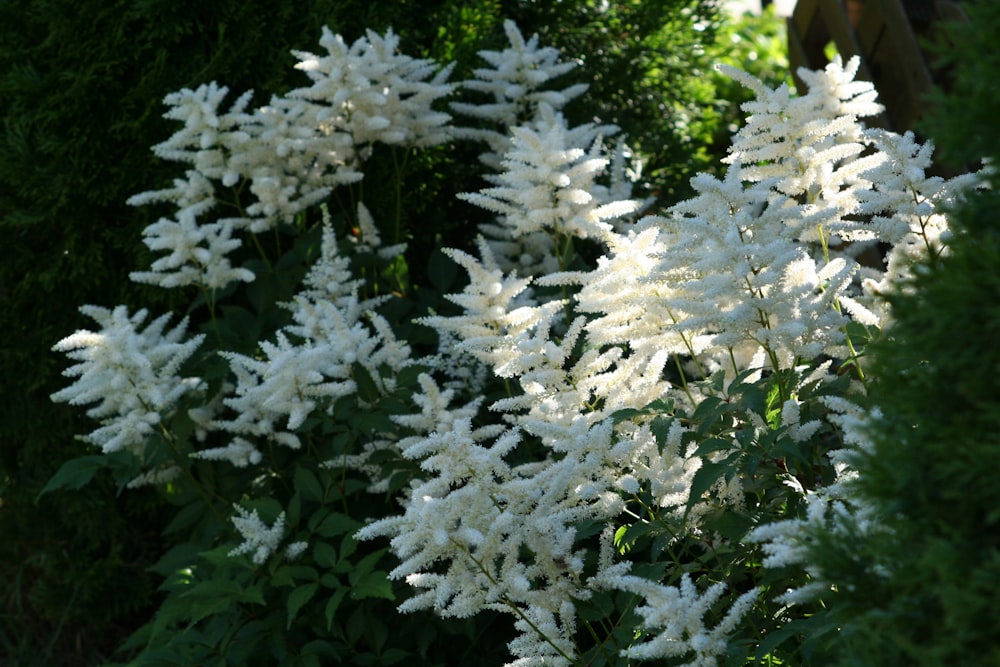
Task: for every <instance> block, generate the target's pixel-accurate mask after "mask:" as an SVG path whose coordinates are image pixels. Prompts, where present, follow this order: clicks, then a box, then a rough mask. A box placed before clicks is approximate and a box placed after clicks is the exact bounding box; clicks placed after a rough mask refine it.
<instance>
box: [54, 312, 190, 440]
mask: <svg viewBox="0 0 1000 667" xmlns="http://www.w3.org/2000/svg"><path fill="white" fill-rule="evenodd" d="M80 312H82V313H83V314H85V315H87V316H88V317H90V318H92V319H93V320H95V321H96V322H97V323H98V324H99V325H100V327H101V328H100V329H99V330H98V331H88V330H81V331H77V332H76V333H74V334H72V335H70V336H67V337H66V338H63V339H62V340H61V341H59V342H58V343H56V345H55V346H54V347H53V348H52V349H53V350H56V351H58V352H65V353H66V355H67V356H68V357H69V358H70V359H73V360H75V361H77V362H78V363H77V364H75V365H74V366H71V367H70V368H68V369H66V370H65V371H63V375H65V376H66V377H75V378H76V380H74V382H73V384H71V385H69V386H68V387H65V388H64V389H61V390H60V391H57V392H56V393H54V394H52V400H53V401H57V402H66V403H69V404H71V405H84V404H88V403H96V404H97V405H95V406H94V407H91V408H89V409H88V410H87V415H89V416H90V417H92V418H94V419H97V420H98V421H100V423H101V426H100V427H99V428H98V429H96V430H95V431H93V432H92V433H90V434H88V435H86V436H84V438H83V439H84V440H86V441H87V442H90V443H91V444H94V445H97V446H99V447H101V449H102V450H103V451H104V452H105V453H111V452H115V451H118V450H121V449H127V450H131V451H133V452H134V453H135V454H136V455H138V456H140V457H141V456H142V454H143V447H144V444H145V442H146V439H147V438H148V437H149V436H150V435H151V434H152V433H153V432H154V429H155V427H156V426H157V425H159V424H160V423H161V421H162V420H163V418H164V416H166V414H167V413H168V412H169V411H171V410H172V409H173V408H174V406H175V405H176V404H177V401H178V400H179V399H180V398H181V396H183V395H184V394H185V393H186V392H187V391H188V390H190V389H191V388H192V387H193V386H194V384H195V383H192V382H188V381H185V380H184V379H183V378H181V377H180V376H179V375H178V373H179V372H180V369H181V366H182V365H183V364H184V362H185V361H187V360H188V359H189V358H190V357H191V355H192V354H194V352H195V351H196V350H197V349H198V347H199V346H200V345H201V343H202V341H203V340H204V338H205V337H204V335H199V336H195V337H194V338H191V339H190V340H186V341H185V340H183V338H184V334H185V331H186V329H187V320H182V321H181V322H180V323H179V324H177V325H176V326H175V327H174V328H173V329H170V330H166V326H167V322H168V321H169V320H170V316H169V315H163V316H161V317H158V318H156V319H155V320H153V321H152V322H150V323H149V324H148V325H146V327H145V328H144V329H140V326H141V325H142V323H143V322H145V320H146V318H147V317H148V315H149V312H148V311H146V310H145V309H143V310H139V311H138V312H136V313H135V314H133V315H129V313H128V309H127V308H126V307H125V306H117V307H116V308H115V309H114V310H108V309H107V308H101V307H99V306H82V307H81V308H80Z"/></svg>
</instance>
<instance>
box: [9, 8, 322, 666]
mask: <svg viewBox="0 0 1000 667" xmlns="http://www.w3.org/2000/svg"><path fill="white" fill-rule="evenodd" d="M336 4H337V3H335V2H307V3H295V4H294V5H292V4H282V3H277V4H275V3H254V2H243V1H240V2H213V3H200V2H172V1H171V2H164V1H149V2H131V1H125V0H119V1H116V2H105V1H103V0H101V1H91V2H76V1H74V2H67V1H65V0H53V1H45V0H40V1H38V2H34V1H33V2H30V3H28V2H21V1H19V0H18V1H14V0H3V1H2V2H0V114H2V118H0V247H2V248H3V259H2V261H0V305H2V308H0V326H2V329H3V331H4V336H3V340H2V341H0V368H2V370H3V374H4V378H5V380H4V388H5V391H4V392H3V400H0V535H3V538H2V539H0V618H2V624H0V656H3V657H4V664H12V665H14V664H21V663H20V662H18V661H19V660H20V659H21V658H19V657H18V656H20V655H24V656H27V657H25V658H23V659H24V660H25V661H26V662H25V663H24V664H39V663H38V660H40V659H43V662H44V664H48V665H59V664H73V665H81V664H85V663H86V662H87V660H88V656H91V655H93V654H94V653H95V652H107V651H109V650H110V649H111V648H112V647H113V646H115V645H116V644H117V643H119V641H120V639H121V638H122V637H123V636H125V635H127V634H128V632H130V630H131V629H132V624H133V623H134V622H135V615H136V614H137V613H140V610H142V609H144V608H146V607H148V606H149V605H150V604H151V603H153V602H155V600H154V598H153V597H152V595H151V593H150V591H151V589H152V588H154V587H155V583H154V582H155V579H153V578H151V576H150V575H149V574H148V573H146V572H145V571H144V567H145V566H146V565H148V564H149V562H150V559H151V558H153V557H154V556H155V554H156V553H157V552H158V551H159V546H158V543H157V540H156V537H155V536H156V535H157V533H158V530H159V529H158V526H159V525H161V521H162V519H161V518H160V517H161V516H162V514H161V513H160V512H159V511H158V510H157V503H156V501H155V499H154V498H152V497H150V498H147V499H146V500H140V498H139V497H132V496H131V495H130V497H129V498H128V499H127V500H126V499H124V498H122V499H118V500H116V499H115V492H114V489H113V488H112V487H111V486H110V484H109V480H104V481H102V483H100V484H98V485H97V486H94V487H91V488H88V489H84V490H82V491H80V492H77V493H74V494H73V497H72V499H69V498H67V497H66V496H65V495H58V494H57V495H53V496H49V497H46V498H43V499H42V500H41V501H40V502H39V503H38V504H37V505H35V504H34V498H35V496H36V495H37V494H38V492H39V490H40V489H41V488H42V486H43V485H44V484H45V482H46V480H47V479H48V478H49V477H50V476H51V475H52V474H53V472H54V471H55V470H56V468H58V466H59V464H60V463H61V462H62V461H64V460H66V459H68V458H70V457H72V456H75V455H78V454H80V453H81V449H82V447H81V444H80V443H78V442H75V441H74V440H73V434H75V433H81V432H84V431H85V430H88V428H87V425H86V423H85V422H86V419H85V418H84V417H82V415H80V414H79V412H78V411H76V410H74V409H72V408H70V407H69V406H64V405H58V406H57V405H53V404H52V403H51V402H50V401H49V400H48V396H49V394H50V393H51V392H53V391H55V390H57V389H58V388H59V387H60V386H61V384H62V379H61V378H60V377H59V372H60V370H61V368H62V366H63V364H62V361H61V360H59V359H57V357H56V355H54V354H52V353H50V352H49V348H50V347H51V346H52V345H53V344H54V343H55V342H56V341H58V340H59V339H60V338H62V337H63V336H65V335H67V334H69V333H71V332H72V331H73V330H75V329H77V328H80V327H81V326H84V325H85V322H84V320H83V318H82V317H81V316H80V315H79V314H78V313H77V306H79V305H80V304H84V303H99V304H104V305H113V304H115V303H132V304H135V303H141V304H143V305H145V306H148V307H150V308H151V309H152V310H154V311H161V310H163V309H165V307H166V302H167V301H168V300H169V298H170V296H171V295H170V294H168V293H167V292H164V291H154V290H150V289H146V288H140V287H138V286H136V285H133V284H130V283H129V281H128V279H127V275H128V272H129V271H132V270H136V269H137V268H142V266H143V265H144V264H146V263H148V262H147V259H146V256H144V254H143V251H144V250H145V249H144V248H143V246H141V244H140V243H139V242H138V239H139V234H140V231H141V230H142V228H143V227H144V226H145V225H146V224H148V223H149V222H151V220H150V219H149V217H148V216H149V214H148V213H147V212H145V211H137V210H135V209H132V208H130V207H126V206H125V203H124V201H125V199H126V198H127V197H128V196H130V195H131V194H134V193H136V192H139V191H141V190H144V189H149V188H150V187H152V186H155V185H157V184H160V183H163V182H166V181H167V179H168V178H169V176H170V174H171V173H172V166H171V165H164V164H162V163H158V162H157V161H155V160H153V159H152V156H151V154H150V147H151V146H152V145H153V144H154V143H157V142H159V141H162V140H163V139H164V138H166V137H167V136H169V134H170V132H172V131H173V130H172V128H171V127H170V124H169V123H168V122H167V121H165V120H163V119H162V118H160V116H161V114H162V112H163V106H162V104H161V100H162V98H163V96H164V95H165V94H166V93H167V92H170V91H172V90H175V89H177V88H180V87H184V86H194V85H197V84H199V83H202V82H204V81H207V80H210V79H219V80H220V81H224V82H226V83H228V84H229V85H231V86H232V87H233V88H235V89H242V88H250V87H255V88H256V89H257V90H258V91H260V92H261V93H266V92H268V91H269V90H277V89H283V88H285V87H286V86H287V85H289V84H288V82H289V81H294V80H295V79H294V77H295V76H296V75H297V73H296V72H295V71H294V70H292V69H291V65H292V64H293V63H294V59H293V58H292V56H291V55H289V53H288V51H289V49H291V48H293V47H300V46H302V45H303V41H304V40H303V36H304V35H308V36H309V40H306V41H307V42H308V41H312V38H313V36H315V35H318V34H319V27H320V25H322V23H323V22H324V20H325V17H326V16H327V15H329V14H330V13H331V11H332V7H333V6H334V5H336ZM151 536H152V541H150V538H151Z"/></svg>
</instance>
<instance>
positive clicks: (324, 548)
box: [313, 542, 337, 567]
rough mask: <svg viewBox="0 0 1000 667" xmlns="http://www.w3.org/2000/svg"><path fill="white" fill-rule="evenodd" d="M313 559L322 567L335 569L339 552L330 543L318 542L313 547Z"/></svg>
mask: <svg viewBox="0 0 1000 667" xmlns="http://www.w3.org/2000/svg"><path fill="white" fill-rule="evenodd" d="M313 559H314V560H315V561H316V564H317V565H319V566H320V567H333V566H334V565H336V564H337V550H336V549H334V548H333V545H331V544H329V543H328V542H317V543H316V544H315V545H314V546H313Z"/></svg>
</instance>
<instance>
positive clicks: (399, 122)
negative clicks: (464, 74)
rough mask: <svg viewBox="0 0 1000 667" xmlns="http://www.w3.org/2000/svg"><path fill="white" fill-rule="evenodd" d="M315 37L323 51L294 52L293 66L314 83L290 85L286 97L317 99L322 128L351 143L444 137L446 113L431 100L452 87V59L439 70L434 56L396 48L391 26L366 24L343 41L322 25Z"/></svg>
mask: <svg viewBox="0 0 1000 667" xmlns="http://www.w3.org/2000/svg"><path fill="white" fill-rule="evenodd" d="M319 43H320V45H321V46H323V47H324V48H325V49H326V50H327V55H324V56H318V55H314V54H312V53H306V52H294V53H295V56H296V57H298V59H299V64H298V65H296V66H295V67H296V69H299V70H302V71H303V72H305V73H306V75H307V76H308V77H309V78H310V79H312V81H313V85H312V86H310V87H309V88H298V89H296V90H293V91H291V92H290V93H288V98H290V99H293V100H307V101H308V102H310V103H312V104H315V105H317V106H318V107H319V111H318V112H317V113H316V116H315V119H316V121H318V123H319V127H320V128H322V130H323V131H324V132H325V133H336V132H344V133H346V134H347V135H349V136H350V137H351V139H352V140H353V144H354V146H356V147H362V146H370V145H371V144H374V143H376V142H381V143H385V144H403V145H407V146H416V147H426V146H434V145H436V144H440V143H444V142H446V141H448V139H449V131H448V128H447V123H448V121H449V120H451V116H449V115H448V114H446V113H443V112H439V111H434V110H433V109H432V108H431V106H432V105H433V103H434V102H436V101H437V100H438V99H440V98H442V97H445V96H447V95H449V94H450V93H451V92H452V89H453V88H454V85H453V84H449V83H447V79H448V76H449V75H450V74H451V70H452V67H453V66H452V65H449V66H448V67H445V68H443V69H440V70H439V69H438V67H437V65H436V63H434V62H433V61H430V60H418V59H414V58H411V57H410V56H407V55H403V54H401V53H398V52H397V49H398V47H399V37H398V36H397V35H395V34H393V32H392V30H389V31H388V32H386V34H385V35H384V36H383V35H378V34H376V33H375V32H372V31H371V30H369V31H368V33H367V36H366V37H363V38H361V39H358V40H357V41H355V42H354V43H353V44H351V45H350V46H347V43H346V42H345V41H344V39H343V38H342V37H341V36H340V35H335V34H333V33H332V32H331V31H330V29H329V28H326V27H324V28H323V36H322V38H321V39H320V42H319ZM428 79H429V80H428Z"/></svg>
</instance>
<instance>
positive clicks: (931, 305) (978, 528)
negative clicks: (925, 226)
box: [812, 2, 1000, 666]
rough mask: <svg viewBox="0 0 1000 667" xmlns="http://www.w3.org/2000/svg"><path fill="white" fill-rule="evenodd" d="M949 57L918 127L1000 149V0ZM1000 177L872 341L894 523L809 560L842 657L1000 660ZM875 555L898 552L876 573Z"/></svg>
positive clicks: (958, 161)
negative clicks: (995, 39)
mask: <svg viewBox="0 0 1000 667" xmlns="http://www.w3.org/2000/svg"><path fill="white" fill-rule="evenodd" d="M964 7H965V8H966V10H967V12H968V13H969V16H970V19H971V20H970V22H969V23H967V24H956V25H953V26H951V29H950V30H949V37H950V40H949V41H950V43H951V46H950V47H949V50H947V51H946V52H944V53H942V57H945V58H947V59H948V60H949V62H950V65H951V66H952V67H954V72H955V76H956V78H955V81H954V87H953V89H952V91H951V93H950V94H949V95H948V96H944V95H941V94H939V95H938V96H937V97H936V99H935V100H934V102H935V105H934V108H933V109H932V113H931V114H929V116H928V119H927V120H926V121H924V122H923V126H922V128H921V130H922V131H923V132H925V133H926V134H928V135H930V136H933V137H935V138H937V139H938V144H939V146H940V149H941V154H942V155H943V156H944V158H946V159H947V161H948V162H950V165H949V166H951V167H952V168H955V169H961V168H963V167H964V166H967V165H970V164H974V163H976V162H978V161H979V160H980V159H981V158H983V157H987V158H991V159H992V160H994V161H995V160H997V159H998V158H1000V141H998V140H997V135H996V132H995V131H994V126H995V122H994V121H993V120H992V115H991V114H992V112H993V110H995V109H996V108H998V104H1000V97H998V92H997V89H996V87H995V86H992V85H990V84H989V81H992V80H995V79H996V77H997V76H1000V56H998V54H997V53H996V51H995V49H992V48H991V44H992V37H991V35H994V34H996V31H997V30H1000V6H998V5H996V4H995V3H989V2H979V3H968V4H967V5H964ZM998 185H1000V181H998V179H997V176H996V174H995V173H994V174H993V175H992V183H991V185H990V189H988V190H985V191H981V192H979V193H976V194H975V195H973V196H970V197H969V199H968V201H967V202H966V203H964V204H963V205H961V206H959V207H958V208H957V209H956V210H955V211H953V213H952V215H951V216H950V220H951V225H952V230H953V233H954V238H953V239H952V240H951V242H950V244H949V248H950V250H949V253H948V254H947V255H945V256H944V257H943V258H942V259H940V260H938V261H933V262H928V263H926V265H925V266H924V267H923V271H920V272H917V274H916V276H915V278H914V280H913V282H912V285H911V286H910V288H911V289H909V290H908V291H907V292H906V293H905V294H896V295H894V296H893V297H892V306H893V312H894V315H895V318H896V322H895V324H894V325H893V327H892V329H891V334H890V336H888V337H887V338H886V339H885V340H884V341H882V342H880V343H878V344H876V345H874V346H873V348H872V350H871V354H872V359H873V361H872V364H873V369H874V374H875V375H876V376H878V377H880V378H882V379H881V381H880V382H879V383H878V385H876V389H875V391H874V392H873V394H872V401H873V403H874V404H875V405H877V406H878V407H879V408H880V409H881V410H882V412H883V414H884V415H885V418H884V419H880V420H876V421H875V422H874V423H873V424H872V426H871V428H870V431H869V435H870V438H871V440H872V443H873V449H872V451H871V453H870V455H867V456H864V457H863V458H862V459H861V465H860V466H859V471H860V473H861V477H860V479H859V483H858V487H857V488H858V490H859V492H860V498H861V500H862V501H863V502H865V503H867V504H869V505H871V506H872V507H874V508H876V510H877V511H878V513H879V514H880V515H881V516H883V517H884V518H885V524H884V527H885V528H887V529H888V532H885V533H875V534H874V535H873V536H872V537H871V538H870V539H866V540H858V541H855V542H852V543H843V542H838V541H831V540H829V539H824V536H823V535H820V536H819V539H818V542H817V544H818V545H819V548H818V549H816V550H814V551H813V553H812V558H813V559H814V562H815V563H817V564H818V565H819V566H820V567H821V568H823V569H824V570H825V571H826V572H831V573H836V575H837V576H836V578H834V581H835V583H836V584H837V589H836V592H835V593H831V594H830V595H829V598H828V599H827V600H826V602H827V605H828V610H827V612H826V613H825V614H822V615H821V616H823V617H825V618H824V621H827V620H828V623H829V624H830V625H832V626H836V627H840V628H841V631H840V632H838V633H836V634H830V635H828V636H827V637H826V640H827V643H828V645H829V648H830V654H831V655H832V656H834V659H835V660H836V664H842V665H852V666H861V665H927V666H931V665H946V664H956V663H961V664H964V665H983V666H986V665H996V664H998V663H1000V641H998V639H997V637H1000V621H998V616H997V595H996V587H995V585H994V583H993V582H996V581H997V579H998V577H1000V539H998V535H1000V512H998V511H997V507H998V506H1000V483H998V482H997V480H996V475H995V473H994V471H995V470H996V469H997V467H998V466H1000V437H998V433H1000V403H998V401H997V395H998V392H997V390H998V379H997V378H998V375H997V371H998V369H1000V350H998V348H997V345H996V341H997V340H998V339H1000V308H998V307H997V304H998V303H1000V275H998V273H997V267H998V266H1000V216H998V214H997V211H998V210H1000V208H998V207H1000V196H998V194H997V186H998ZM871 563H890V564H891V566H890V567H889V571H888V572H886V573H885V574H884V576H872V575H871V570H870V567H869V565H870V564H871Z"/></svg>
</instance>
